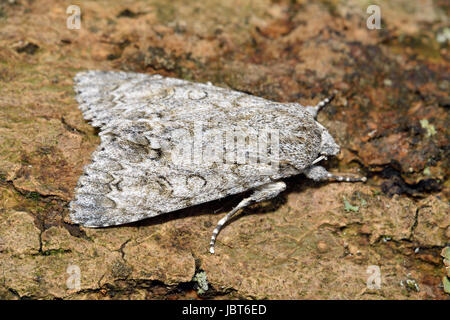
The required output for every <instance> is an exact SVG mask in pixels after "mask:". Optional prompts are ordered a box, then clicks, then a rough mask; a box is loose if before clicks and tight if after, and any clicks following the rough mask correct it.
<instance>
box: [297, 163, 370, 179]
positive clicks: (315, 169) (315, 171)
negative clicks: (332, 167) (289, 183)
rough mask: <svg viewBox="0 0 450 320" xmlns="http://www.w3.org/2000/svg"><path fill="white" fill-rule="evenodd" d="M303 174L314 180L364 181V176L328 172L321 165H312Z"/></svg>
mask: <svg viewBox="0 0 450 320" xmlns="http://www.w3.org/2000/svg"><path fill="white" fill-rule="evenodd" d="M304 174H305V175H306V176H307V177H308V178H309V179H312V180H314V181H328V180H336V181H339V182H366V181H367V178H366V177H349V176H343V175H336V174H333V173H330V172H328V171H327V170H326V169H325V168H324V167H322V166H312V167H310V168H308V169H306V170H305V171H304Z"/></svg>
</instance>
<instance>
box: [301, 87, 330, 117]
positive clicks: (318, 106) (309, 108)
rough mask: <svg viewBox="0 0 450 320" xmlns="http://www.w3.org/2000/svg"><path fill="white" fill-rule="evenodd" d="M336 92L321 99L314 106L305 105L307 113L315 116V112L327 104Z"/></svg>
mask: <svg viewBox="0 0 450 320" xmlns="http://www.w3.org/2000/svg"><path fill="white" fill-rule="evenodd" d="M335 95H336V93H335V92H333V94H332V95H331V96H330V97H328V98H326V99H323V100H322V101H320V102H319V103H318V104H316V105H315V106H307V107H306V109H307V110H308V112H309V113H311V114H312V116H313V117H314V119H315V118H316V117H317V114H318V113H319V111H320V110H321V109H322V108H323V107H325V106H326V105H327V104H329V103H330V102H331V101H332V100H333V99H334V97H335Z"/></svg>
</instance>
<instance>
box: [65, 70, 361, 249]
mask: <svg viewBox="0 0 450 320" xmlns="http://www.w3.org/2000/svg"><path fill="white" fill-rule="evenodd" d="M74 83H75V91H76V99H77V101H78V103H79V108H80V109H81V111H82V113H83V116H84V118H85V119H86V120H88V121H90V123H91V124H92V126H94V127H97V128H99V136H100V140H101V143H100V145H99V146H98V148H97V149H96V150H95V151H94V153H93V154H92V162H91V163H90V164H89V165H87V166H86V167H85V168H84V173H83V175H82V176H81V177H80V178H79V181H78V184H77V186H76V188H75V197H74V199H73V200H72V201H71V203H70V205H69V207H70V217H71V219H72V221H73V222H75V223H78V224H80V225H82V226H85V227H106V226H114V225H121V224H126V223H130V222H135V221H139V220H142V219H145V218H149V217H154V216H157V215H160V214H164V213H170V212H173V211H176V210H180V209H183V208H187V207H190V206H194V205H197V204H201V203H205V202H209V201H213V200H216V199H221V198H224V197H226V196H229V195H233V194H239V193H243V192H245V191H249V190H251V191H252V193H251V194H250V196H249V197H246V198H244V199H243V200H242V201H241V202H240V203H239V204H237V206H236V207H235V208H234V209H233V210H231V211H230V212H229V213H227V214H226V215H225V216H224V217H223V218H222V219H220V221H219V222H218V224H217V226H216V228H215V229H214V231H213V233H212V237H211V242H210V248H209V250H210V252H211V253H214V245H215V240H216V237H217V235H218V233H219V231H220V230H221V228H222V226H223V225H224V224H225V223H226V222H227V221H228V220H229V219H230V218H231V217H232V216H233V215H234V214H236V213H237V212H238V211H239V210H241V209H242V208H244V207H246V206H248V205H250V204H253V203H257V202H261V201H265V200H269V199H271V198H274V197H276V196H277V195H278V194H279V193H280V192H282V191H284V190H285V188H286V184H285V183H284V182H283V181H282V180H283V178H287V177H290V176H293V175H299V174H303V175H305V176H306V177H308V178H310V179H313V180H315V181H321V180H336V181H346V182H358V181H361V182H364V181H366V178H365V177H350V176H341V175H334V174H332V173H329V172H328V171H327V170H326V169H325V168H324V167H322V166H320V165H319V164H318V163H319V162H320V161H322V160H324V159H326V158H327V157H329V156H334V155H336V154H337V153H338V152H339V150H340V147H339V145H337V144H336V142H335V141H334V139H333V137H332V136H331V135H330V133H329V132H328V131H327V129H326V128H325V127H324V126H322V125H321V124H320V123H319V122H317V120H316V117H317V113H318V112H319V110H320V109H321V108H322V107H324V106H325V105H326V104H328V103H330V101H331V100H332V98H333V96H332V97H330V98H327V99H325V100H323V101H321V102H319V103H318V104H317V105H315V106H302V105H300V104H298V103H278V102H274V101H270V100H266V99H263V98H260V97H256V96H253V95H250V94H246V93H243V92H239V91H234V90H230V89H226V88H221V87H217V86H214V85H212V84H211V83H195V82H190V81H186V80H180V79H174V78H168V77H163V76H161V75H148V74H140V73H127V72H114V71H87V72H81V73H78V74H77V75H76V76H75V78H74Z"/></svg>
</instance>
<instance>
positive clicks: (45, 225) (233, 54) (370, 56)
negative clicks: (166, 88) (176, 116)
mask: <svg viewBox="0 0 450 320" xmlns="http://www.w3.org/2000/svg"><path fill="white" fill-rule="evenodd" d="M69 4H72V3H71V2H69V1H67V2H61V1H53V0H42V1H34V2H33V1H24V0H17V1H1V2H0V219H1V223H0V297H4V298H8V299H14V298H29V297H31V298H65V299H80V298H81V299H82V298H95V299H117V298H137V299H144V298H147V299H155V298H167V299H176V298H198V295H197V293H196V290H197V287H196V286H197V282H196V281H191V280H192V279H193V278H194V277H195V275H196V274H198V273H199V272H201V271H205V272H206V276H207V279H208V282H209V290H208V291H207V292H206V293H205V295H206V296H208V297H216V298H221V297H226V298H239V297H242V298H251V297H256V298H272V299H274V298H287V299H301V298H351V299H374V298H391V299H407V298H416V299H417V298H418V299H446V298H448V295H446V294H445V292H444V285H445V284H446V283H443V280H442V279H443V278H444V275H445V272H446V269H445V267H444V263H446V262H443V260H444V259H442V256H441V252H442V251H443V249H444V246H445V245H448V244H449V241H450V238H449V237H450V231H449V228H450V227H449V222H448V214H447V212H449V207H448V195H449V188H448V186H449V182H448V171H449V170H448V169H449V166H448V161H449V160H448V159H449V158H450V157H449V154H448V145H449V132H448V125H447V124H448V123H449V113H448V106H449V96H448V92H449V83H450V76H449V74H450V65H449V62H448V61H449V42H448V38H447V40H445V39H446V38H445V34H448V14H449V7H448V5H447V3H446V2H445V1H406V0H401V1H395V2H393V1H379V4H380V6H381V13H382V27H383V28H382V29H381V30H368V29H367V28H366V27H365V22H366V19H367V17H368V15H367V14H366V6H367V3H366V2H365V1H357V0H351V1H350V0H349V1H335V0H332V1H330V0H326V1H325V0H324V1H315V2H314V3H311V2H308V1H301V0H298V1H283V0H281V1H266V0H263V1H260V0H258V1H238V0H232V1H226V2H224V1H216V0H210V1H204V2H203V1H202V2H197V1H187V2H186V1H171V2H167V1H159V0H153V1H125V0H124V1H115V2H110V1H84V2H83V4H82V5H81V11H82V28H81V29H80V30H69V29H67V28H66V18H67V14H66V8H67V6H68V5H69ZM443 39H444V40H443ZM92 69H100V70H124V71H134V72H144V73H148V74H153V73H159V74H163V75H166V76H171V77H175V78H181V79H186V80H193V81H197V82H207V81H211V82H212V83H213V84H214V85H217V86H222V87H228V88H232V89H235V90H240V91H243V92H247V93H251V94H253V95H256V96H260V97H264V98H268V99H271V100H274V101H279V102H299V103H302V104H314V103H317V102H318V101H319V100H321V99H323V98H325V97H326V96H327V95H328V94H329V93H330V92H331V90H333V89H336V90H338V92H339V93H338V95H337V97H336V100H335V102H334V103H333V104H332V105H331V106H330V107H328V108H327V109H326V110H324V112H323V113H322V114H320V115H319V122H321V123H323V124H324V125H325V126H326V127H327V128H329V130H330V132H331V134H332V135H333V136H334V137H336V140H337V143H338V144H339V145H341V147H342V151H341V153H340V154H339V156H338V157H337V158H336V159H334V160H332V159H330V160H329V161H328V165H327V167H328V168H329V169H330V170H335V171H336V172H337V171H341V172H343V171H345V172H347V171H354V172H355V173H358V170H361V171H362V172H363V173H366V174H367V175H368V177H369V181H368V183H367V184H366V185H360V184H347V183H343V184H323V183H312V182H305V181H302V180H301V179H296V178H291V179H289V181H288V189H287V190H286V192H284V193H283V194H282V195H281V197H280V198H278V200H274V201H271V202H267V203H264V204H261V205H257V206H254V207H252V208H249V209H246V210H244V214H243V215H241V216H240V217H238V218H237V219H235V221H234V222H233V228H225V229H224V230H223V232H222V233H221V236H220V238H219V241H220V242H221V245H222V248H223V250H220V252H219V251H218V252H217V255H215V256H211V255H210V254H209V253H208V252H207V249H206V248H207V245H208V241H209V236H210V230H211V228H212V227H213V226H214V224H215V223H216V222H217V221H218V219H219V217H220V216H222V215H223V213H224V212H226V211H228V210H229V209H230V208H231V207H233V206H234V205H236V203H237V202H238V201H239V200H240V199H241V197H239V196H232V197H229V198H227V199H224V200H221V201H216V202H213V203H210V204H206V205H201V206H197V207H194V208H189V209H186V210H182V211H179V212H177V213H175V214H174V215H171V216H170V217H163V216H159V217H155V218H151V219H149V220H145V221H142V222H140V223H135V224H133V225H129V226H126V227H118V228H107V229H101V230H97V229H95V230H91V229H85V228H80V227H78V226H76V225H73V224H71V223H70V219H69V218H68V207H67V205H68V203H69V202H70V201H71V200H72V199H73V197H74V193H73V191H74V188H75V186H76V183H77V180H78V179H79V177H80V176H81V174H82V172H83V166H84V165H86V164H88V163H89V162H90V157H91V154H92V152H93V151H94V150H95V149H96V148H97V147H98V145H99V144H100V139H99V137H98V134H97V133H96V131H95V129H94V128H93V127H92V126H91V125H90V124H89V123H88V122H86V121H85V120H84V119H83V117H82V114H81V112H80V111H79V110H78V108H77V105H78V103H77V101H76V100H75V93H74V91H73V81H72V79H73V77H74V76H75V74H76V73H77V72H79V71H84V70H92ZM425 120H426V121H425ZM447 262H448V261H447ZM74 264H76V265H78V266H79V268H80V271H81V279H80V280H81V281H80V284H81V286H80V288H79V289H69V288H68V287H67V285H66V281H67V280H68V277H69V274H68V273H67V267H68V266H69V265H74ZM369 265H378V266H379V267H380V270H381V277H382V282H381V290H372V289H370V290H369V289H367V287H366V281H367V277H368V274H367V273H366V270H367V267H368V266H369ZM446 265H447V266H448V263H446ZM446 279H447V281H448V278H446ZM414 284H417V287H416V286H415V285H414ZM417 288H419V291H417ZM447 288H448V283H447Z"/></svg>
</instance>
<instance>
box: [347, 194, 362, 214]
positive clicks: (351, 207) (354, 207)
mask: <svg viewBox="0 0 450 320" xmlns="http://www.w3.org/2000/svg"><path fill="white" fill-rule="evenodd" d="M344 210H345V211H347V212H349V211H353V212H358V211H359V207H358V206H353V205H351V204H350V202H348V201H347V199H346V198H345V197H344Z"/></svg>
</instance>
